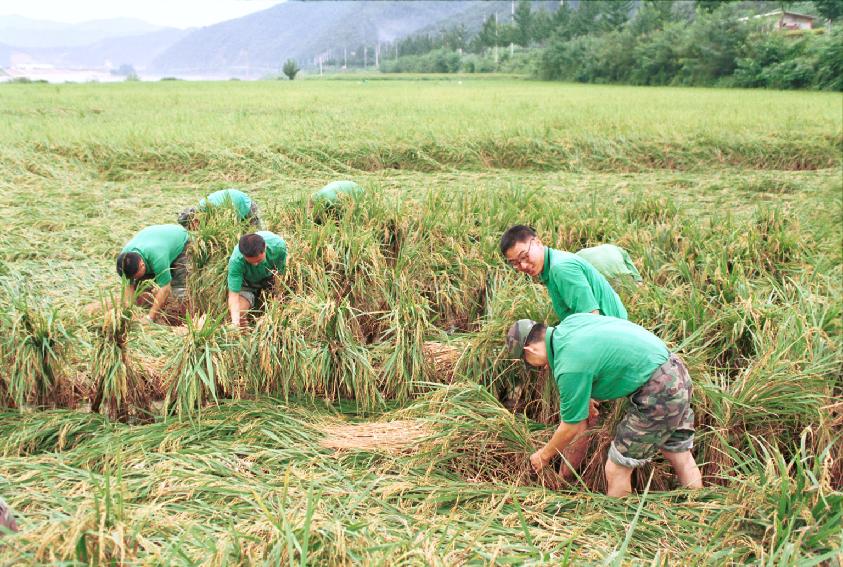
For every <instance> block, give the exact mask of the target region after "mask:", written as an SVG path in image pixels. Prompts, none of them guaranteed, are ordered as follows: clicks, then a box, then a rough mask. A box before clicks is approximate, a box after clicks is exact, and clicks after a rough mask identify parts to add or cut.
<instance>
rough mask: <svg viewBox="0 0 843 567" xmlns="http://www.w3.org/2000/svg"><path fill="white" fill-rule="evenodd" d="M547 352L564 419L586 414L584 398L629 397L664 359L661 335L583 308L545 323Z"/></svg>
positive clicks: (579, 418)
mask: <svg viewBox="0 0 843 567" xmlns="http://www.w3.org/2000/svg"><path fill="white" fill-rule="evenodd" d="M545 341H546V344H547V356H548V363H549V365H550V369H551V371H552V372H553V377H554V378H555V379H556V386H557V387H558V388H559V397H560V400H561V403H560V406H559V408H560V414H561V415H562V421H564V422H565V423H579V422H581V421H583V420H584V419H587V418H588V400H589V398H594V399H595V400H614V399H616V398H622V397H624V396H628V395H630V394H631V393H633V392H634V391H635V390H637V389H638V388H639V387H640V386H641V385H642V384H644V382H646V381H647V380H649V379H650V376H651V375H652V374H653V372H655V370H656V369H657V368H658V367H659V366H661V365H662V364H664V363H665V362H667V360H668V358H669V357H670V351H669V350H668V349H667V346H666V345H665V344H664V343H663V342H662V340H661V339H660V338H658V337H657V336H656V335H654V334H653V333H651V332H650V331H648V330H647V329H645V328H643V327H639V326H638V325H636V324H635V323H630V322H629V321H624V320H623V319H618V318H616V317H599V316H597V315H590V314H586V313H577V314H575V315H571V316H570V317H568V318H567V319H565V320H564V321H563V322H561V323H560V324H559V325H557V326H556V327H548V328H547V336H546V337H545Z"/></svg>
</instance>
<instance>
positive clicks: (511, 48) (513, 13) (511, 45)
mask: <svg viewBox="0 0 843 567" xmlns="http://www.w3.org/2000/svg"><path fill="white" fill-rule="evenodd" d="M512 27H513V28H514V27H515V0H512ZM514 53H515V43H514V42H512V41H510V42H509V56H510V57H512V55H513V54H514Z"/></svg>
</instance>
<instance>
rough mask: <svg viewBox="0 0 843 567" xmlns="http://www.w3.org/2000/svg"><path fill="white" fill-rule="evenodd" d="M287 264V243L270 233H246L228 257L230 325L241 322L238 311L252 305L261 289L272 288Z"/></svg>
mask: <svg viewBox="0 0 843 567" xmlns="http://www.w3.org/2000/svg"><path fill="white" fill-rule="evenodd" d="M286 267H287V244H286V243H285V242H284V239H283V238H281V237H280V236H278V235H277V234H273V233H272V232H269V231H266V230H261V231H258V232H255V233H252V234H246V235H244V236H242V237H241V238H240V242H239V243H238V244H237V246H235V247H234V250H232V252H231V257H230V258H229V259H228V311H229V313H230V314H231V324H232V325H234V326H235V327H239V326H240V325H241V324H242V320H241V317H240V314H241V313H242V312H243V311H248V310H249V309H251V308H252V307H254V306H255V304H256V302H257V299H258V296H259V295H260V293H261V291H263V290H267V289H271V288H272V286H273V285H274V284H275V278H277V277H278V276H279V275H281V274H283V273H284V270H285V269H286Z"/></svg>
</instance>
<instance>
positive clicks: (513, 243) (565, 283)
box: [500, 224, 628, 321]
mask: <svg viewBox="0 0 843 567" xmlns="http://www.w3.org/2000/svg"><path fill="white" fill-rule="evenodd" d="M500 250H501V254H503V255H504V257H505V258H506V261H507V262H508V263H509V265H510V266H512V267H513V268H515V269H516V270H518V271H519V272H522V273H525V274H527V275H530V276H533V277H538V278H540V279H541V281H542V283H544V284H545V285H546V286H547V292H548V294H549V295H550V299H551V301H552V302H553V310H554V311H555V312H556V315H558V316H559V320H560V321H564V320H565V318H566V317H568V316H569V315H573V314H574V313H592V314H594V315H607V316H609V317H617V318H619V319H628V316H627V313H626V309H625V308H624V306H623V303H621V298H620V297H619V296H618V294H617V293H615V290H614V289H612V286H611V285H610V284H609V282H608V281H607V280H606V278H605V277H604V276H603V275H602V274H600V272H598V271H597V270H596V269H595V268H594V267H593V266H592V265H591V264H589V263H588V262H586V261H585V260H583V259H582V258H580V257H579V256H577V255H576V254H571V253H570V252H563V251H561V250H554V249H553V248H550V247H548V246H545V245H544V244H542V242H541V240H540V239H539V238H538V236H537V235H536V231H535V230H533V229H532V228H530V227H529V226H525V225H522V224H519V225H515V226H513V227H511V228H510V229H509V230H507V231H506V232H505V233H503V236H501V242H500Z"/></svg>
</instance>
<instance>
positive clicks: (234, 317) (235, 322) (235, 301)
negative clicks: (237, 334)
mask: <svg viewBox="0 0 843 567" xmlns="http://www.w3.org/2000/svg"><path fill="white" fill-rule="evenodd" d="M228 312H229V313H230V314H231V324H232V326H234V327H239V326H240V294H239V293H238V292H235V291H231V290H229V291H228Z"/></svg>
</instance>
